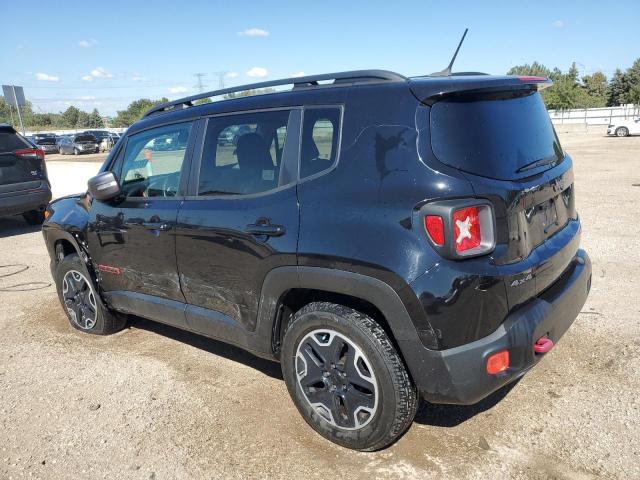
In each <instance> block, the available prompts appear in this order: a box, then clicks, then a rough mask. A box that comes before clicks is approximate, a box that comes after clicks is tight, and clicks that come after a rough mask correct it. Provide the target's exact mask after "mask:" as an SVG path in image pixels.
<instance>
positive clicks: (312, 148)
mask: <svg viewBox="0 0 640 480" xmlns="http://www.w3.org/2000/svg"><path fill="white" fill-rule="evenodd" d="M339 131H340V109H339V108H337V107H330V108H308V109H306V110H305V111H304V123H303V127H302V148H301V151H300V178H305V177H309V176H311V175H315V174H316V173H320V172H322V171H325V170H328V169H330V168H331V167H332V166H333V165H334V163H335V161H336V157H337V155H338V137H339Z"/></svg>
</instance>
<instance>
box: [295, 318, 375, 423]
mask: <svg viewBox="0 0 640 480" xmlns="http://www.w3.org/2000/svg"><path fill="white" fill-rule="evenodd" d="M295 361H296V364H295V368H296V377H297V380H298V386H299V387H300V389H301V390H302V393H303V395H304V397H305V399H306V401H307V402H308V403H309V405H310V406H311V408H313V409H314V410H315V412H316V413H317V414H318V415H319V416H320V417H322V419H323V420H325V421H326V422H328V423H329V424H330V425H332V426H334V427H337V428H340V429H344V430H358V429H361V428H363V427H365V426H366V425H368V424H369V423H370V422H371V420H373V418H374V417H375V414H376V412H377V409H378V384H377V381H376V377H375V373H374V371H373V368H372V367H371V362H370V361H369V359H368V358H367V357H366V355H365V354H364V352H363V351H362V350H361V349H360V348H359V347H358V346H357V345H356V344H355V343H354V342H353V341H351V340H350V339H349V338H347V337H346V336H344V335H342V334H341V333H339V332H336V331H335V330H330V329H318V330H314V331H312V332H310V333H308V334H307V335H306V336H305V337H304V338H303V339H302V341H300V343H299V344H298V348H297V351H296V358H295Z"/></svg>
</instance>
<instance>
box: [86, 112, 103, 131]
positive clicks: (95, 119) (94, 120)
mask: <svg viewBox="0 0 640 480" xmlns="http://www.w3.org/2000/svg"><path fill="white" fill-rule="evenodd" d="M87 127H89V128H103V127H104V122H103V121H102V117H101V116H100V113H99V112H98V109H97V108H94V109H93V112H91V113H90V114H89V119H88V121H87Z"/></svg>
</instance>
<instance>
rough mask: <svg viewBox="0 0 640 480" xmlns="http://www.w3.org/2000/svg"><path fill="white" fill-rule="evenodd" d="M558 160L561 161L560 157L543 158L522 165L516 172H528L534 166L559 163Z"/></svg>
mask: <svg viewBox="0 0 640 480" xmlns="http://www.w3.org/2000/svg"><path fill="white" fill-rule="evenodd" d="M558 162H560V159H558V157H547V158H541V159H540V160H536V161H535V162H531V163H527V164H526V165H524V166H522V167H520V168H519V169H518V170H516V173H522V172H526V171H527V170H533V169H534V168H538V167H543V166H545V165H550V164H552V163H558Z"/></svg>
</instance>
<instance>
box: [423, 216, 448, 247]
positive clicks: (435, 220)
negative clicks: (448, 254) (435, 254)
mask: <svg viewBox="0 0 640 480" xmlns="http://www.w3.org/2000/svg"><path fill="white" fill-rule="evenodd" d="M424 228H425V229H426V230H427V233H428V234H429V237H430V238H431V241H432V242H433V243H435V244H436V245H438V246H442V245H444V222H443V221H442V217H441V216H439V215H426V216H425V217H424Z"/></svg>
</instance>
